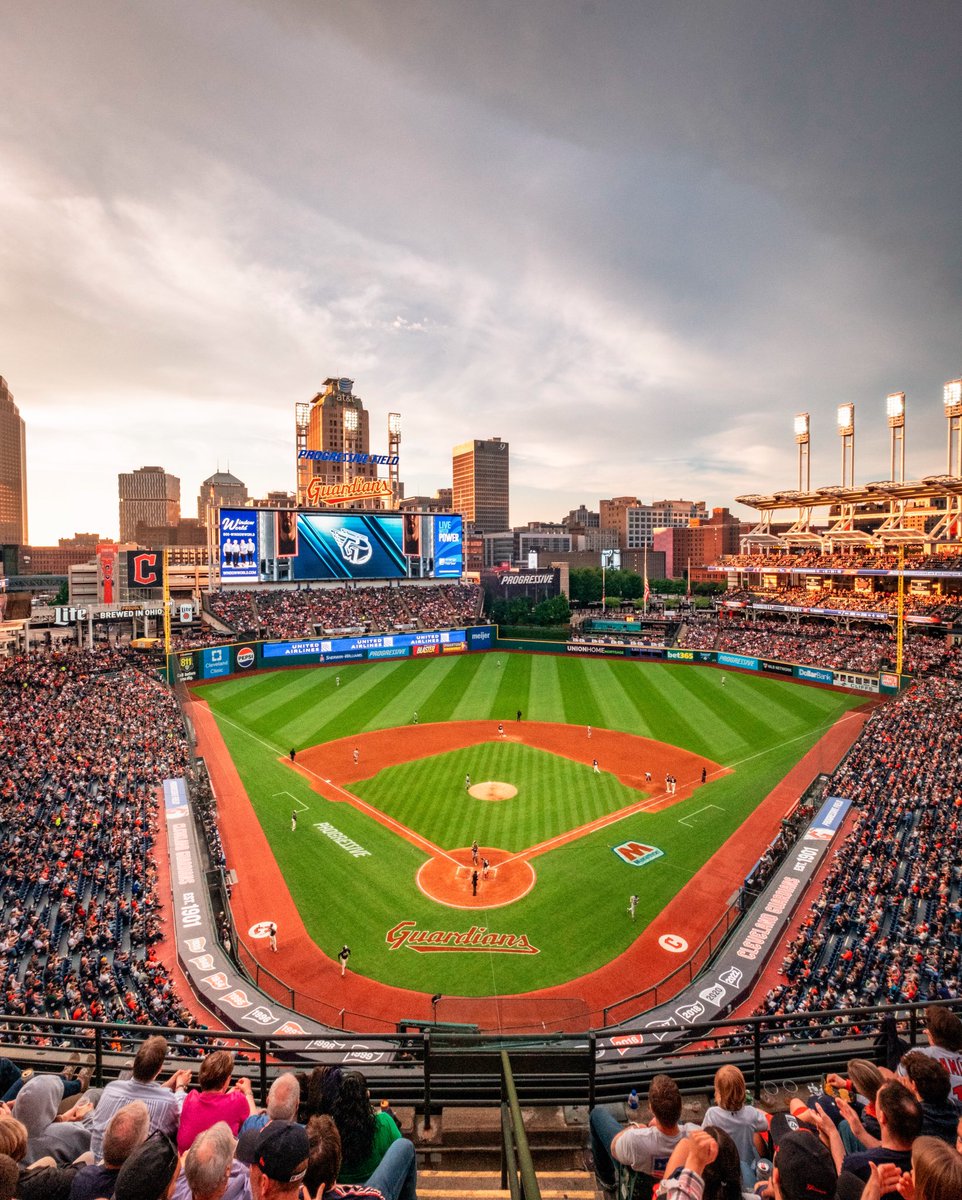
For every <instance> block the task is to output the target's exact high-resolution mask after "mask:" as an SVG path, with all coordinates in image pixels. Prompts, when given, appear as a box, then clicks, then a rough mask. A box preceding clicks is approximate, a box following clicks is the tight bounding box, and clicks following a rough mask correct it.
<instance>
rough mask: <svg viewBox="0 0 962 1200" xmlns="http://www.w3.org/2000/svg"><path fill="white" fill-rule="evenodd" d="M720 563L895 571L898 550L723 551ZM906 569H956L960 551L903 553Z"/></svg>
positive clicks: (758, 568)
mask: <svg viewBox="0 0 962 1200" xmlns="http://www.w3.org/2000/svg"><path fill="white" fill-rule="evenodd" d="M719 565H720V566H723V567H737V568H738V569H740V570H747V571H764V570H766V569H767V570H769V571H772V570H781V571H805V570H809V571H811V570H818V569H819V568H821V569H822V570H833V571H840V570H841V571H897V570H898V569H899V559H898V554H897V553H896V552H893V551H891V550H888V551H886V550H850V551H847V552H843V551H836V552H835V553H834V554H832V553H830V552H828V551H826V552H824V553H823V552H822V551H821V550H799V551H796V552H786V553H782V552H781V551H773V552H771V553H765V552H757V553H755V554H727V555H725V556H723V557H722V559H721V560H720V563H719ZM903 569H904V570H906V571H932V572H933V573H938V572H939V571H960V570H962V554H906V555H905V560H904V563H903Z"/></svg>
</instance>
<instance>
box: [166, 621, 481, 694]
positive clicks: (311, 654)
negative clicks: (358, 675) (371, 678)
mask: <svg viewBox="0 0 962 1200" xmlns="http://www.w3.org/2000/svg"><path fill="white" fill-rule="evenodd" d="M494 644H495V628H494V626H493V625H473V626H471V627H469V628H468V629H428V630H419V631H417V632H415V633H384V634H370V635H367V636H364V637H353V638H303V639H301V640H300V641H296V642H241V643H235V644H232V645H227V646H205V647H204V648H203V649H201V650H184V651H181V652H180V653H177V654H172V655H171V656H170V665H171V676H172V678H177V679H178V680H180V681H182V682H184V683H193V682H195V681H198V680H204V679H222V678H224V677H225V676H228V675H243V674H245V673H249V672H250V671H253V670H270V669H273V668H275V667H284V666H296V667H303V666H309V665H313V666H322V665H323V666H333V665H336V664H339V663H359V662H378V661H383V660H389V659H397V658H426V657H434V656H437V655H450V654H465V653H467V651H469V650H475V651H477V650H491V649H493V648H494Z"/></svg>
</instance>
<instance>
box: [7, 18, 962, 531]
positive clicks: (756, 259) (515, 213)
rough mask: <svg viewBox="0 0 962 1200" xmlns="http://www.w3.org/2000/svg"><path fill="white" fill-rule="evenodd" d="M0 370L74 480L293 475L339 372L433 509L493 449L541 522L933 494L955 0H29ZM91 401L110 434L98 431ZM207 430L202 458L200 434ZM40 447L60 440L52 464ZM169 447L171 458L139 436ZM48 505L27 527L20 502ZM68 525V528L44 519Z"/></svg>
mask: <svg viewBox="0 0 962 1200" xmlns="http://www.w3.org/2000/svg"><path fill="white" fill-rule="evenodd" d="M3 16H4V21H5V27H6V33H7V36H6V37H5V39H4V41H3V42H2V44H0V68H2V72H3V77H4V87H5V97H6V101H7V103H6V104H5V106H4V107H3V108H2V109H0V166H2V167H4V168H5V171H4V174H5V176H6V179H7V183H8V186H7V187H6V188H5V189H4V192H3V194H2V195H0V326H2V328H3V329H4V330H5V332H4V333H0V373H3V374H5V375H6V376H7V378H8V379H9V381H10V383H11V387H12V388H13V390H14V393H15V394H16V396H17V398H18V400H19V401H20V403H21V407H22V408H25V409H26V415H27V418H28V421H29V422H31V424H32V427H33V429H34V430H35V437H34V442H33V445H34V446H38V445H43V446H44V448H47V447H50V446H51V445H52V444H53V441H54V439H55V438H56V437H57V435H58V434H59V435H60V436H61V437H66V438H68V439H69V437H70V436H71V435H72V434H73V433H74V432H75V431H76V430H77V429H78V428H80V427H81V426H82V424H83V421H86V422H91V421H92V422H93V424H94V425H95V426H96V427H97V429H98V435H99V436H98V437H97V439H96V445H97V447H98V450H97V451H96V453H98V454H99V455H100V458H99V461H98V463H97V464H95V465H96V467H97V471H95V472H93V476H94V478H95V479H98V478H99V479H101V480H105V481H106V482H105V483H102V484H97V483H93V484H92V483H91V482H90V478H91V474H92V473H91V471H90V470H89V466H90V464H89V463H87V464H84V469H82V470H81V469H80V468H79V467H78V469H77V471H76V476H75V486H76V488H77V490H78V491H79V490H82V489H85V488H86V489H87V490H88V491H89V492H91V493H94V492H96V488H97V487H98V486H101V487H102V488H103V489H105V490H104V492H103V497H102V502H101V511H103V512H108V511H109V513H110V516H109V517H105V518H104V519H103V521H102V522H101V523H102V524H103V525H104V528H105V531H106V530H107V529H108V528H109V525H108V524H107V522H108V521H110V520H113V519H114V518H113V513H114V512H115V492H114V490H113V485H112V484H111V483H110V480H111V477H112V474H113V473H114V472H116V471H117V470H122V469H128V468H129V467H130V466H133V465H139V464H140V461H141V460H145V461H146V459H147V458H150V459H151V460H155V459H157V458H158V457H159V458H162V459H163V461H164V462H165V465H167V466H168V467H169V468H170V469H174V470H177V471H179V472H180V473H181V474H182V476H183V477H184V491H185V494H188V493H189V492H191V491H192V490H193V487H194V486H195V483H196V481H197V480H199V479H200V478H202V477H203V476H204V475H206V474H207V473H209V471H210V470H211V469H213V465H214V462H213V461H212V460H214V459H216V458H220V460H221V461H222V462H223V460H224V457H225V454H231V455H232V461H233V463H234V469H235V471H236V472H237V473H239V474H240V475H242V476H243V477H245V478H246V479H247V481H248V482H249V483H250V484H251V485H252V486H253V487H254V488H255V489H259V490H266V488H267V487H271V486H278V485H280V486H284V485H285V484H287V485H289V484H290V482H291V479H290V475H291V468H290V453H291V447H290V427H291V405H292V403H293V402H294V400H297V399H306V398H308V397H309V396H310V395H311V394H313V391H314V390H316V388H317V386H318V385H319V384H320V381H321V380H322V379H323V377H324V375H325V374H327V373H329V372H331V371H334V372H336V373H340V372H342V371H343V372H346V373H348V374H350V375H351V376H352V377H354V378H355V379H356V380H357V381H358V390H359V392H360V393H361V394H362V395H363V396H364V398H365V400H366V401H367V402H368V404H369V406H370V407H371V408H372V409H373V411H374V414H375V416H374V418H373V420H372V429H373V430H375V434H374V437H375V440H377V438H378V437H379V436H380V435H379V434H378V433H377V432H376V430H377V429H378V428H380V426H381V425H383V421H384V418H385V416H386V413H387V411H388V410H389V409H391V410H399V411H401V412H402V414H403V415H404V455H405V460H404V461H405V468H406V469H405V471H404V474H405V476H406V479H407V482H408V488H409V490H410V491H423V490H433V489H434V488H435V487H437V486H443V485H444V484H445V483H446V482H448V473H449V453H450V447H451V445H452V444H454V443H455V442H457V441H460V440H463V439H464V438H465V437H473V436H487V435H490V434H494V433H499V434H501V435H502V436H504V437H506V438H508V439H509V440H510V441H511V443H512V447H513V451H514V454H515V469H514V472H513V479H514V481H515V482H516V483H517V485H518V496H519V497H520V504H519V505H516V506H515V510H514V513H513V515H514V517H515V518H516V519H528V518H533V517H535V516H548V517H550V516H557V515H559V514H560V513H561V512H563V511H565V510H566V509H567V508H568V507H571V506H573V505H575V504H576V503H578V502H580V501H581V500H587V501H588V502H589V503H594V502H596V500H597V498H598V497H599V496H600V495H610V494H623V493H635V494H638V495H641V496H644V497H648V498H650V497H651V496H652V495H653V494H656V493H657V494H658V495H675V496H678V495H694V496H696V497H697V498H702V497H704V498H705V499H707V500H709V502H714V503H727V502H729V501H730V499H731V497H732V496H733V495H734V494H737V493H738V492H740V491H754V490H766V489H768V488H776V487H783V486H786V485H787V484H790V483H791V482H792V481H793V478H794V447H793V444H792V439H791V417H792V414H793V413H794V412H795V411H798V410H801V409H806V410H810V411H811V412H812V413H813V441H814V447H813V474H814V476H815V477H816V478H817V480H818V481H819V482H830V481H832V480H834V478H835V477H836V475H837V462H836V459H837V439H836V438H835V437H834V410H835V405H836V403H837V402H839V401H840V400H855V401H856V402H857V403H858V405H859V418H858V423H859V462H858V464H857V468H858V474H859V477H860V478H868V477H874V478H877V477H879V476H881V475H884V473H885V470H886V469H887V461H888V459H887V450H886V437H887V434H886V431H885V429H884V418H883V411H882V400H883V397H884V394H885V392H886V391H888V390H890V389H893V388H905V390H906V391H907V392H908V393H909V403H910V406H911V407H910V429H909V436H908V457H909V471H910V473H913V472H914V473H923V472H925V473H928V472H931V471H935V470H941V469H942V455H943V453H944V451H943V449H942V446H943V434H942V429H941V414H940V405H939V394H938V386H939V385H940V384H941V382H942V380H943V379H945V378H948V377H949V376H951V375H954V374H958V373H959V371H960V370H962V363H960V361H959V360H960V355H959V317H958V314H959V300H960V293H962V278H960V263H959V231H958V227H957V226H958V220H957V216H956V207H957V201H956V197H957V195H958V194H959V183H960V180H959V174H960V171H962V167H960V163H959V155H958V153H957V152H956V151H957V143H958V133H957V129H956V125H957V117H958V113H959V112H960V111H962V105H960V99H962V96H960V90H962V84H960V82H959V72H958V70H957V67H956V62H957V59H958V52H959V49H960V44H959V43H960V19H959V15H958V12H957V10H956V9H955V8H954V7H950V6H948V5H935V4H927V5H920V6H911V7H910V6H906V5H898V6H896V5H886V4H872V5H869V4H852V5H847V6H840V5H829V4H816V3H810V4H806V5H788V4H761V3H758V4H755V3H752V4H729V5H695V4H681V3H665V4H641V3H614V2H612V3H597V4H590V3H587V4H575V3H567V2H565V0H525V2H524V3H522V4H518V3H501V2H491V0H485V2H484V3H476V2H474V0H471V2H467V0H432V2H430V3H427V2H423V3H419V2H412V0H401V2H391V3H388V2H387V0H376V2H375V0H352V3H350V4H347V5H341V4H333V3H331V4H327V3H317V2H316V0H273V2H272V3H271V4H270V5H268V4H266V3H260V2H254V0H249V2H244V3H239V2H235V3H227V2H223V0H222V2H217V0H212V2H211V3H207V4H205V5H203V6H196V5H190V4H187V3H186V2H184V0H181V2H174V3H166V4H164V5H156V4H148V3H134V4H131V3H126V2H125V3H119V2H115V3H110V2H109V0H102V2H98V3H93V2H92V0H86V2H85V0H78V2H77V3H74V4H71V5H69V6H65V5H59V4H53V3H44V2H42V0H41V3H38V4H32V5H29V6H24V5H15V4H10V3H7V4H4V5H3ZM81 414H83V419H82V420H81V416H80V415H81ZM188 428H189V429H190V436H186V434H187V430H188ZM38 439H39V440H38ZM145 442H146V444H148V445H150V446H151V449H150V450H149V451H148V450H147V449H146V446H145ZM32 507H33V509H34V511H37V505H36V504H33V505H32ZM55 532H63V530H60V529H59V528H57V529H51V531H50V533H49V534H48V536H49V537H52V536H53V535H54V533H55Z"/></svg>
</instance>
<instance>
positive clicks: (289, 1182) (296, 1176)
mask: <svg viewBox="0 0 962 1200" xmlns="http://www.w3.org/2000/svg"><path fill="white" fill-rule="evenodd" d="M310 1154H311V1146H310V1142H309V1141H308V1139H307V1130H306V1129H305V1128H304V1126H303V1125H297V1124H295V1123H294V1122H293V1121H271V1123H270V1124H269V1125H268V1126H266V1127H265V1128H264V1130H263V1131H262V1132H261V1135H260V1137H259V1138H258V1139H257V1144H256V1145H255V1147H254V1161H253V1163H251V1194H252V1195H253V1197H254V1200H274V1197H283V1196H297V1194H298V1192H299V1191H300V1187H301V1181H302V1180H303V1178H304V1176H305V1175H306V1174H307V1161H308V1159H309V1158H310Z"/></svg>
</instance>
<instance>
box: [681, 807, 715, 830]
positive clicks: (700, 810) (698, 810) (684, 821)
mask: <svg viewBox="0 0 962 1200" xmlns="http://www.w3.org/2000/svg"><path fill="white" fill-rule="evenodd" d="M710 808H713V809H714V810H715V812H722V811H723V810H722V807H721V805H720V804H706V805H705V806H704V808H696V809H695V811H694V812H690V813H689V814H688V816H686V817H679V818H678V824H679V825H688V820H689V818H690V817H697V816H698V814H699V813H703V812H708V810H709V809H710ZM688 828H689V829H694V826H693V825H688Z"/></svg>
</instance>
